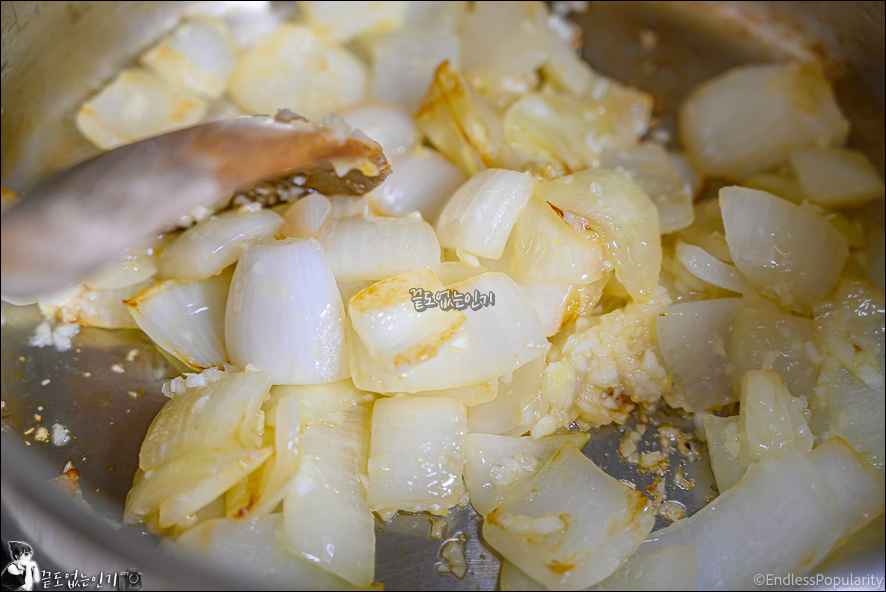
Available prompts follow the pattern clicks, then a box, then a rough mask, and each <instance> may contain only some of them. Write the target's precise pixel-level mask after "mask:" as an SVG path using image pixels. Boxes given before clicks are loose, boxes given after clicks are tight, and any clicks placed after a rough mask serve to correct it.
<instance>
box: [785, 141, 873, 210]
mask: <svg viewBox="0 0 886 592" xmlns="http://www.w3.org/2000/svg"><path fill="white" fill-rule="evenodd" d="M788 161H789V162H790V163H791V168H792V169H794V173H795V174H796V175H797V179H798V180H799V182H800V187H802V188H803V193H805V194H806V195H807V196H808V197H809V201H811V202H813V203H817V204H821V205H823V206H830V207H839V206H849V205H857V204H860V203H864V202H868V201H875V200H882V199H883V197H884V191H886V188H884V186H883V180H882V179H880V176H879V175H877V170H876V169H875V168H874V165H872V164H871V161H870V160H868V158H867V156H865V155H864V154H862V153H861V152H858V151H857V150H847V149H844V148H819V149H815V148H798V149H797V150H792V151H791V152H790V154H788Z"/></svg>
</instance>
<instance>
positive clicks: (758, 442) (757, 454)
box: [738, 370, 813, 466]
mask: <svg viewBox="0 0 886 592" xmlns="http://www.w3.org/2000/svg"><path fill="white" fill-rule="evenodd" d="M740 409H741V410H740V411H739V414H738V438H739V440H740V441H741V444H742V447H741V452H740V455H739V459H738V460H739V462H740V463H741V464H742V466H747V465H748V464H750V463H752V462H755V461H758V460H760V459H761V458H763V457H764V456H765V455H768V454H772V452H773V451H775V450H779V449H781V448H784V447H786V446H790V447H792V448H794V449H796V450H799V451H800V452H809V451H810V450H812V439H813V436H812V432H811V431H809V425H808V424H807V423H806V418H805V417H804V415H803V412H804V411H805V410H806V401H805V399H795V398H794V397H793V396H791V393H790V391H788V389H787V387H785V385H784V382H782V380H781V376H779V374H778V372H775V371H773V370H748V371H747V372H745V374H744V376H742V377H741V407H740Z"/></svg>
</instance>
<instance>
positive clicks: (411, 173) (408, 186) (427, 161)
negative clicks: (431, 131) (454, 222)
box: [369, 148, 466, 222]
mask: <svg viewBox="0 0 886 592" xmlns="http://www.w3.org/2000/svg"><path fill="white" fill-rule="evenodd" d="M465 181H466V179H465V176H464V174H463V173H462V172H461V171H460V170H459V169H458V167H457V166H455V165H454V164H452V163H451V162H449V161H448V160H446V159H445V158H443V157H442V156H440V154H439V153H438V152H436V151H435V150H431V149H429V148H418V149H416V150H415V152H414V153H413V154H410V155H408V156H405V157H404V158H402V159H401V160H399V161H398V162H397V165H396V166H395V167H394V170H393V172H392V173H391V175H390V176H389V177H388V178H387V179H385V181H384V183H382V184H381V185H380V186H378V187H377V188H375V189H373V190H372V191H371V192H370V193H369V203H370V204H371V205H372V209H373V210H375V211H376V212H378V213H379V214H381V215H383V216H405V215H406V214H409V213H410V212H415V211H418V212H421V216H422V218H424V219H425V220H427V221H428V222H434V221H435V220H436V219H437V216H438V215H439V213H440V210H441V209H442V208H443V205H444V204H445V203H446V201H447V200H448V199H449V198H450V197H451V196H452V194H453V193H455V191H456V190H457V189H458V188H459V187H461V185H462V184H463V183H464V182H465Z"/></svg>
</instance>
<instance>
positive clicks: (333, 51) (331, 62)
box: [228, 24, 366, 119]
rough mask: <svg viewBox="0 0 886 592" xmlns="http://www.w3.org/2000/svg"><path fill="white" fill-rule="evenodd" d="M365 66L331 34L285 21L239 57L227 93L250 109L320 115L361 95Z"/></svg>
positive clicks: (364, 85)
mask: <svg viewBox="0 0 886 592" xmlns="http://www.w3.org/2000/svg"><path fill="white" fill-rule="evenodd" d="M365 88H366V69H365V67H364V66H363V64H361V63H360V61H359V60H358V59H357V58H356V57H354V55H353V54H351V52H349V51H348V50H347V49H345V48H344V47H342V46H341V45H339V44H338V43H336V41H335V40H334V39H332V38H330V37H329V36H320V35H317V34H315V33H314V32H312V31H311V30H310V29H308V28H307V27H304V26H301V25H291V24H283V25H280V26H279V27H278V28H277V29H276V30H275V31H274V32H273V33H271V34H270V35H268V36H267V37H266V38H265V39H264V40H263V41H262V42H261V43H259V44H258V45H257V46H256V47H255V48H253V49H252V50H251V51H249V52H248V53H247V54H246V55H244V56H243V57H242V58H240V60H239V61H238V62H237V66H236V67H235V68H234V72H233V73H232V74H231V78H230V80H229V81H228V93H229V94H230V95H231V98H232V99H233V100H234V102H235V103H236V104H237V106H238V107H240V108H241V109H243V110H244V111H246V112H247V113H264V114H271V113H276V112H277V110H278V109H283V108H286V109H291V110H293V111H295V112H296V113H298V114H299V115H303V116H305V117H307V118H308V119H320V118H322V117H324V116H325V115H326V114H328V113H331V112H333V111H335V110H336V109H338V108H339V107H341V106H344V105H347V104H350V103H354V102H356V101H359V100H360V99H362V98H363V94H364V92H365Z"/></svg>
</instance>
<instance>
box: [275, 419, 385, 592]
mask: <svg viewBox="0 0 886 592" xmlns="http://www.w3.org/2000/svg"><path fill="white" fill-rule="evenodd" d="M369 411H370V407H369V405H365V404H361V405H358V406H356V407H353V408H351V409H350V410H348V411H347V412H345V419H344V421H343V422H342V423H341V425H337V426H332V425H329V424H326V423H316V424H314V425H312V426H309V427H307V428H305V430H304V433H303V434H302V436H301V438H300V440H299V454H300V456H301V461H300V466H299V469H298V474H297V476H296V478H295V482H294V484H293V487H292V489H291V492H290V493H289V494H288V495H287V496H286V498H285V499H284V501H283V516H284V519H285V521H284V528H283V545H284V546H285V547H286V548H287V549H288V550H289V551H290V552H292V553H294V554H296V555H298V556H301V557H304V558H305V559H308V560H309V561H313V562H314V563H316V564H317V565H318V566H319V567H321V568H323V569H325V570H327V571H330V572H332V573H334V574H335V575H337V576H339V577H341V578H344V579H346V580H348V581H349V582H351V583H352V584H354V585H356V586H369V585H370V584H371V583H372V581H373V579H374V577H375V520H374V519H373V516H372V511H371V510H370V509H369V504H368V503H367V502H366V492H365V491H364V490H363V485H362V484H361V479H365V475H366V462H367V458H368V457H369V429H370V424H369ZM278 429H279V428H278Z"/></svg>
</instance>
